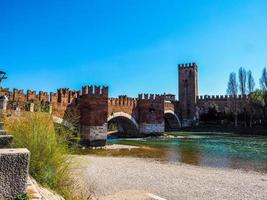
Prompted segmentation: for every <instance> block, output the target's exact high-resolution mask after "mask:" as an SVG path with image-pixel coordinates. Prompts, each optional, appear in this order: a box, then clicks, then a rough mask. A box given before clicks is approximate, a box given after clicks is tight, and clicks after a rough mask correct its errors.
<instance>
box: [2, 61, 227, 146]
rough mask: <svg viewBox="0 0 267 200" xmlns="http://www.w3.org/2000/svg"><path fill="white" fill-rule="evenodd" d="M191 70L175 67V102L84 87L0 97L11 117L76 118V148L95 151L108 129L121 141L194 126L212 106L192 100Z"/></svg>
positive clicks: (194, 95)
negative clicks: (26, 113)
mask: <svg viewBox="0 0 267 200" xmlns="http://www.w3.org/2000/svg"><path fill="white" fill-rule="evenodd" d="M197 71H198V70H197V65H196V64H195V63H189V64H180V65H179V66H178V75H179V80H178V82H179V93H178V95H179V100H175V95H171V94H168V95H166V94H163V95H154V94H140V95H138V97H136V98H130V97H127V96H119V97H118V98H109V95H108V87H99V86H84V87H82V89H81V91H74V90H69V89H67V88H61V89H58V90H57V92H55V93H50V94H48V93H47V92H42V91H41V92H39V93H36V92H35V91H31V90H28V91H27V93H26V94H25V93H24V92H23V90H18V89H14V90H13V92H10V91H9V89H2V90H1V91H0V95H6V96H7V97H8V99H9V103H8V109H9V110H10V111H11V112H17V111H20V110H22V111H23V110H29V111H47V112H50V113H51V114H52V115H53V116H54V118H55V119H57V121H64V120H65V122H67V121H68V120H69V119H70V116H75V115H76V116H79V128H80V133H81V137H82V143H84V144H85V145H92V146H98V145H104V144H105V142H106V138H107V135H108V132H109V131H108V130H113V129H114V127H115V129H116V131H117V132H119V134H120V135H122V136H124V137H141V136H145V135H149V134H160V133H163V132H164V131H169V130H177V129H179V128H180V127H181V125H182V126H183V127H185V126H192V125H194V124H195V122H196V121H197V120H198V119H199V114H198V111H199V110H200V111H205V110H207V109H205V106H204V105H206V104H207V105H210V104H211V103H214V101H215V100H214V98H211V99H206V98H204V99H201V98H198V78H197V74H198V72H197ZM215 103H217V104H218V105H221V107H224V104H226V103H227V99H226V100H225V99H221V98H216V102H215ZM206 107H207V106H206ZM60 119H61V120H60ZM66 124H67V123H66ZM115 129H114V130H115Z"/></svg>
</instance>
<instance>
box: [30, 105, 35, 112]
mask: <svg viewBox="0 0 267 200" xmlns="http://www.w3.org/2000/svg"><path fill="white" fill-rule="evenodd" d="M30 112H34V103H30Z"/></svg>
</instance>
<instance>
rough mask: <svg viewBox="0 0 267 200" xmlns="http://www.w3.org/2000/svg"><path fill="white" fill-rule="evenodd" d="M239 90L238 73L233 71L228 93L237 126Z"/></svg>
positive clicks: (230, 76)
mask: <svg viewBox="0 0 267 200" xmlns="http://www.w3.org/2000/svg"><path fill="white" fill-rule="evenodd" d="M237 92H238V83H237V81H236V73H234V72H232V73H231V74H230V75H229V81H228V87H227V94H228V95H230V96H231V98H230V106H231V110H233V112H234V116H235V126H236V127H237Z"/></svg>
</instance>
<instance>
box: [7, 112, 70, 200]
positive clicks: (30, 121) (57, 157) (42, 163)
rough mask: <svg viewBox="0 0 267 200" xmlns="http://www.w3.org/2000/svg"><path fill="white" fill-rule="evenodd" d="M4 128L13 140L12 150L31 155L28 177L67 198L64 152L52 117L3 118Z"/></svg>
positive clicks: (66, 152)
mask: <svg viewBox="0 0 267 200" xmlns="http://www.w3.org/2000/svg"><path fill="white" fill-rule="evenodd" d="M5 126H6V129H7V130H8V131H9V132H10V133H11V134H12V135H13V137H14V139H13V143H12V146H13V147H16V148H27V149H28V150H29V151H30V152H31V159H30V174H31V176H33V177H34V178H35V179H36V180H37V182H39V183H40V184H41V185H43V186H44V187H48V188H51V189H53V190H55V191H57V192H58V193H60V194H61V195H63V196H65V197H67V196H69V195H68V187H69V183H70V182H71V181H70V179H69V177H70V173H69V164H70V160H69V157H68V155H67V154H68V149H67V145H66V144H65V142H64V141H63V140H62V139H61V137H60V136H59V135H57V134H56V132H55V129H54V124H53V120H52V117H51V116H50V115H49V114H47V113H26V114H24V115H22V116H21V117H19V118H7V119H6V122H5ZM68 199H69V198H68Z"/></svg>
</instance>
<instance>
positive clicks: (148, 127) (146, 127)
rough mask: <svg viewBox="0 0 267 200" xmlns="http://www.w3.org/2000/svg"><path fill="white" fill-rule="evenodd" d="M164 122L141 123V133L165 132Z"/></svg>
mask: <svg viewBox="0 0 267 200" xmlns="http://www.w3.org/2000/svg"><path fill="white" fill-rule="evenodd" d="M164 128H165V126H164V122H163V123H160V124H147V123H142V124H140V125H139V131H140V133H145V134H147V133H163V132H164Z"/></svg>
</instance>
